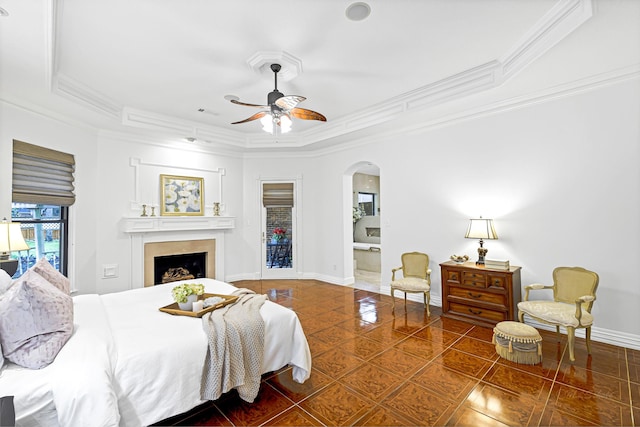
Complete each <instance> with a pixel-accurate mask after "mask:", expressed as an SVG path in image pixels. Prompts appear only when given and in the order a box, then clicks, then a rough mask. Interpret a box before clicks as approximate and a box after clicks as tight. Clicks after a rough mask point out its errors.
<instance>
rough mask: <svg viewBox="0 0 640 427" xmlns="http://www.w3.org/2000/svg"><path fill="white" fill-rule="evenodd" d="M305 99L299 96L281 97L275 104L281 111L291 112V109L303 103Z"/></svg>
mask: <svg viewBox="0 0 640 427" xmlns="http://www.w3.org/2000/svg"><path fill="white" fill-rule="evenodd" d="M305 99H307V98H305V97H304V96H300V95H287V96H283V97H281V98H278V99H276V102H275V104H276V105H277V106H278V107H280V108H282V109H283V110H291V109H292V108H295V107H296V105H298V104H299V103H300V102H302V101H304V100H305Z"/></svg>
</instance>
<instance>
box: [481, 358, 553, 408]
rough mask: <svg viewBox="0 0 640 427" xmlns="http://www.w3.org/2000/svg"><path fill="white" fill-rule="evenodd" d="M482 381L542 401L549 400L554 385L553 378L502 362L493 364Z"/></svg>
mask: <svg viewBox="0 0 640 427" xmlns="http://www.w3.org/2000/svg"><path fill="white" fill-rule="evenodd" d="M482 381H483V382H487V383H489V384H492V385H494V386H497V387H501V388H503V389H506V390H508V391H510V392H513V393H516V394H519V395H522V396H526V397H529V398H531V399H535V400H542V401H546V400H547V398H548V397H549V393H550V392H551V386H552V385H553V382H552V381H551V380H548V379H545V378H542V377H539V376H536V375H532V374H529V373H526V372H523V371H520V370H518V369H513V368H509V367H507V366H504V365H500V364H496V365H494V366H492V367H491V369H489V372H487V374H486V375H485V376H484V378H483V379H482Z"/></svg>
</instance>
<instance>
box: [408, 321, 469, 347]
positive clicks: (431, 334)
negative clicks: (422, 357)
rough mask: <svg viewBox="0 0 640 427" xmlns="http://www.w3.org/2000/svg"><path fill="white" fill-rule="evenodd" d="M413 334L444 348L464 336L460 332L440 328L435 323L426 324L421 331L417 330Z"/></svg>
mask: <svg viewBox="0 0 640 427" xmlns="http://www.w3.org/2000/svg"><path fill="white" fill-rule="evenodd" d="M412 336H414V337H416V338H420V339H423V340H426V341H430V342H433V343H438V344H440V345H441V346H442V348H446V347H448V346H450V345H451V344H453V343H454V342H455V341H456V340H459V339H460V338H461V337H462V335H460V334H456V333H454V332H449V331H445V330H444V329H442V328H438V327H436V326H433V325H429V326H425V327H424V328H422V329H420V330H419V331H416V332H415V333H414V334H413V335H412Z"/></svg>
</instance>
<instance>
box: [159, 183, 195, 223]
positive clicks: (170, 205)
mask: <svg viewBox="0 0 640 427" xmlns="http://www.w3.org/2000/svg"><path fill="white" fill-rule="evenodd" d="M160 188H161V191H162V194H161V196H162V199H161V202H160V215H174V216H183V215H204V203H203V200H202V197H203V195H204V178H195V177H191V176H175V175H160Z"/></svg>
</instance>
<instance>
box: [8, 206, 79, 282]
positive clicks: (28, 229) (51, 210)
mask: <svg viewBox="0 0 640 427" xmlns="http://www.w3.org/2000/svg"><path fill="white" fill-rule="evenodd" d="M68 210H69V208H68V207H66V206H57V205H45V204H39V203H12V204H11V221H13V222H19V223H20V228H21V230H22V235H23V236H24V239H25V241H26V242H27V244H28V245H29V250H24V251H16V252H13V253H12V254H11V257H12V258H14V259H17V260H18V261H19V262H18V271H17V272H16V274H15V275H14V276H13V277H19V276H21V275H22V274H24V273H25V272H26V271H27V270H28V269H29V268H30V267H31V266H32V265H33V264H35V263H36V262H37V261H38V260H39V259H40V258H43V257H44V258H46V259H47V260H48V261H49V263H50V264H51V265H52V266H54V267H55V268H56V270H58V271H60V272H61V273H62V274H64V275H66V274H67V225H68V218H67V216H68Z"/></svg>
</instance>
